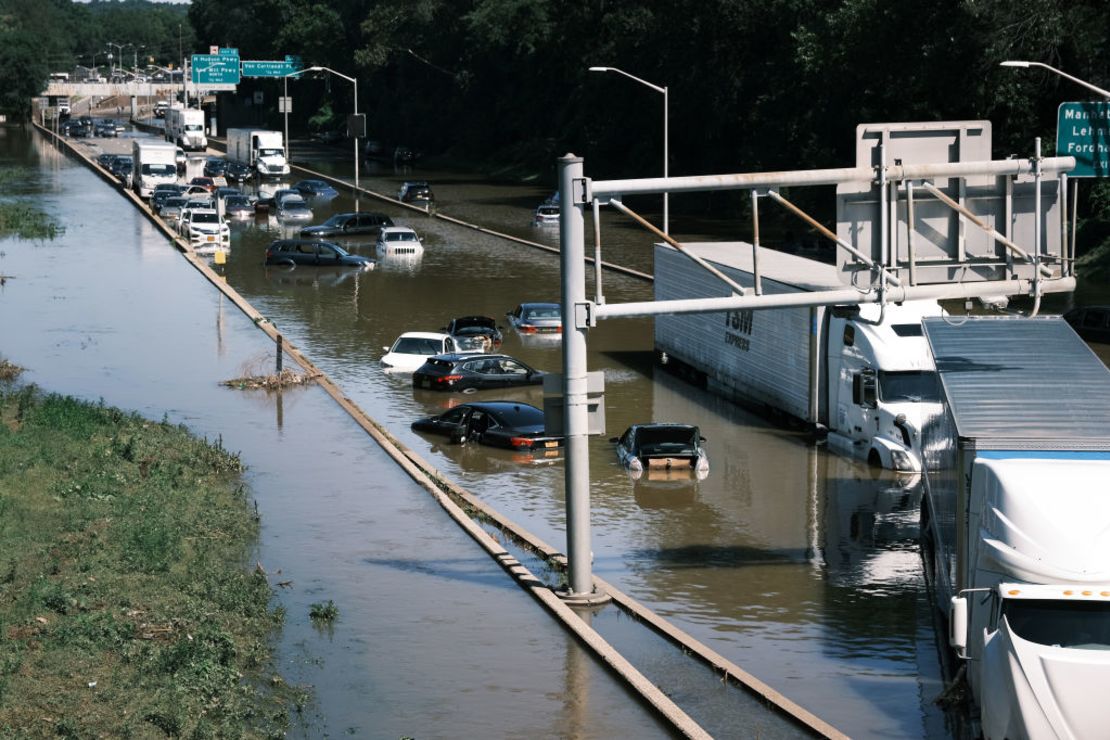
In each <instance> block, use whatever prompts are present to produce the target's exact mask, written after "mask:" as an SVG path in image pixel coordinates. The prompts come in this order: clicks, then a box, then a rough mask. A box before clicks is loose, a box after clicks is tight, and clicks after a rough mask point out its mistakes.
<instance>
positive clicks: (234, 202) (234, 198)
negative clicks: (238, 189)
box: [224, 195, 251, 207]
mask: <svg viewBox="0 0 1110 740" xmlns="http://www.w3.org/2000/svg"><path fill="white" fill-rule="evenodd" d="M250 204H251V202H250V201H249V200H247V198H246V196H243V195H229V196H227V197H226V198H224V205H226V206H229V207H230V206H249V205H250Z"/></svg>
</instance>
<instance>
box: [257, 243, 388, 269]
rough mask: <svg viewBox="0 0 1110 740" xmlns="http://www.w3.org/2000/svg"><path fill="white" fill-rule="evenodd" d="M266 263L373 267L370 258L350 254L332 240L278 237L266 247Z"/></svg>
mask: <svg viewBox="0 0 1110 740" xmlns="http://www.w3.org/2000/svg"><path fill="white" fill-rule="evenodd" d="M266 264H267V265H287V266H293V265H311V266H313V267H361V268H363V269H364V270H369V269H372V268H373V267H374V262H373V261H372V260H369V259H367V258H366V257H363V256H362V255H361V254H351V253H350V252H348V251H347V250H345V249H344V248H343V247H341V246H339V245H338V244H333V243H332V242H321V241H313V240H311V239H278V240H276V241H273V242H271V243H270V246H269V247H267V248H266Z"/></svg>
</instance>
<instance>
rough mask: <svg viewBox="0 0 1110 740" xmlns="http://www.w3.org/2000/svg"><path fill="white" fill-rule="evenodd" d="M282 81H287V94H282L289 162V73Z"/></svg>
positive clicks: (286, 160)
mask: <svg viewBox="0 0 1110 740" xmlns="http://www.w3.org/2000/svg"><path fill="white" fill-rule="evenodd" d="M281 81H282V82H284V83H285V94H284V95H283V96H282V97H283V98H285V99H284V100H283V101H282V108H284V109H285V138H284V139H282V142H283V143H284V144H285V163H286V164H289V75H285V76H284V77H282V78H281Z"/></svg>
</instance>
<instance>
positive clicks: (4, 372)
mask: <svg viewBox="0 0 1110 740" xmlns="http://www.w3.org/2000/svg"><path fill="white" fill-rule="evenodd" d="M22 372H23V368H21V367H20V366H19V365H15V364H13V363H11V362H8V361H7V360H4V359H0V380H15V379H16V378H18V377H19V374H20V373H22Z"/></svg>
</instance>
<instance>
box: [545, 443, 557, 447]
mask: <svg viewBox="0 0 1110 740" xmlns="http://www.w3.org/2000/svg"><path fill="white" fill-rule="evenodd" d="M543 446H544V447H558V446H559V443H558V442H544V443H543Z"/></svg>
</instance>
